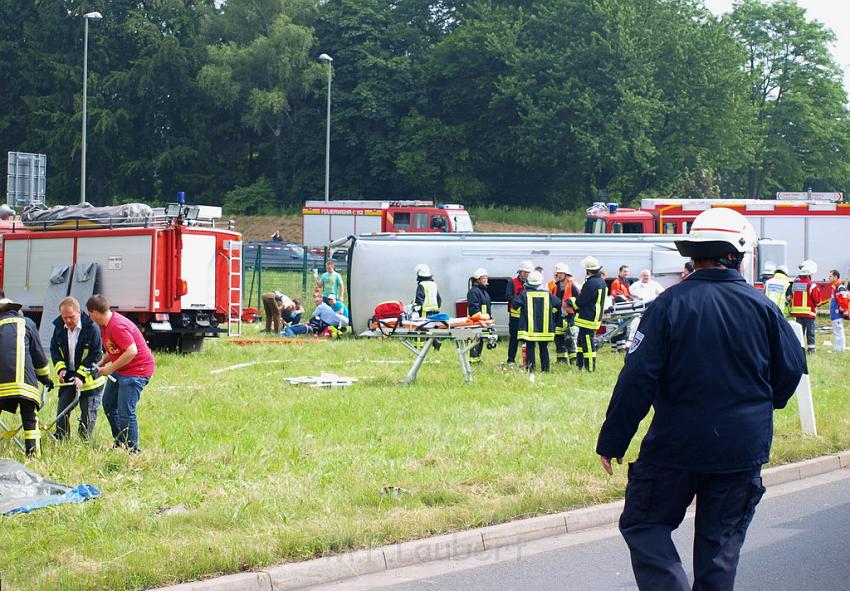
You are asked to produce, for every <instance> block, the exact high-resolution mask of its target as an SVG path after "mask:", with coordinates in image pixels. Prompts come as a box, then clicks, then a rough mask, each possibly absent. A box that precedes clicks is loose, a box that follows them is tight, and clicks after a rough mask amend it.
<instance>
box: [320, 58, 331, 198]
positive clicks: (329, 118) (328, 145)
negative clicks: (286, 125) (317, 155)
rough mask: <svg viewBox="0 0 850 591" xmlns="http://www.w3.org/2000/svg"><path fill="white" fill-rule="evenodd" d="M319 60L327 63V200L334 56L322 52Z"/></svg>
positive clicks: (327, 192)
mask: <svg viewBox="0 0 850 591" xmlns="http://www.w3.org/2000/svg"><path fill="white" fill-rule="evenodd" d="M319 60H321V61H323V62H327V63H328V114H327V124H326V125H325V201H329V200H330V182H331V73H332V71H333V68H332V65H331V63H332V62H333V61H334V58H332V57H331V56H329V55H328V54H326V53H323V54H322V55H320V56H319Z"/></svg>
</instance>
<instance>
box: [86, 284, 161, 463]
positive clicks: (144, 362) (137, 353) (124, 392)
mask: <svg viewBox="0 0 850 591" xmlns="http://www.w3.org/2000/svg"><path fill="white" fill-rule="evenodd" d="M86 308H87V309H88V312H89V316H91V319H92V320H94V321H95V322H96V323H97V324H98V325H99V326H100V330H101V334H102V335H103V349H104V355H103V358H101V360H100V362H98V366H99V367H100V371H99V373H100V375H103V376H112V377H113V378H114V381H113V380H109V381H107V383H106V390H105V391H104V393H103V410H104V412H105V413H106V418H107V419H108V420H109V426H110V427H112V436H113V437H114V438H115V447H126V448H128V449H129V450H130V453H132V454H136V453H139V423H138V420H137V419H136V405H137V404H138V402H139V398H141V396H142V390H143V389H144V387H145V386H146V385H147V384H148V382H149V381H150V379H151V376H152V375H153V373H154V371H155V370H156V364H155V363H154V359H153V355H151V351H150V349H149V348H148V345H147V343H146V342H145V337H144V336H143V335H142V333H141V331H140V330H139V328H138V327H137V326H136V325H135V324H134V323H133V321H132V320H130V319H128V318H126V317H124V316H122V315H121V314H119V313H118V312H113V311H112V310H110V309H109V301H108V300H107V299H106V298H105V297H104V296H102V295H100V294H95V295H93V296H92V297H90V298H89V300H88V302H86Z"/></svg>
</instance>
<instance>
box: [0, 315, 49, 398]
mask: <svg viewBox="0 0 850 591" xmlns="http://www.w3.org/2000/svg"><path fill="white" fill-rule="evenodd" d="M48 375H50V370H49V368H48V366H47V356H46V355H45V354H44V349H43V348H42V346H41V340H40V339H39V337H38V328H36V326H35V323H34V322H33V321H32V320H30V319H29V318H21V317H20V316H18V315H17V313H16V312H5V313H3V314H0V399H8V398H16V399H25V400H32V401H33V402H35V403H36V406H37V407H41V394H40V393H39V388H38V377H39V376H41V377H44V376H48Z"/></svg>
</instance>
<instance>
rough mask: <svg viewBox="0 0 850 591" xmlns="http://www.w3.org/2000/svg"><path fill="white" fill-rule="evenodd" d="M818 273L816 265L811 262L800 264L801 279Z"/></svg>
mask: <svg viewBox="0 0 850 591" xmlns="http://www.w3.org/2000/svg"><path fill="white" fill-rule="evenodd" d="M817 272H818V264H817V263H816V262H814V261H812V260H807V261H803V262H802V263H800V273H799V275H800V276H801V277H811V276H812V275H814V274H815V273H817Z"/></svg>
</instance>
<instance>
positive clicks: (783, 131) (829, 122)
mask: <svg viewBox="0 0 850 591" xmlns="http://www.w3.org/2000/svg"><path fill="white" fill-rule="evenodd" d="M726 24H727V25H728V27H729V30H730V31H731V32H732V34H733V35H734V37H735V38H736V39H737V40H738V41H739V42H740V44H741V45H742V47H744V48H745V50H746V62H745V64H746V71H747V74H748V76H749V101H750V104H751V106H752V109H753V112H754V116H753V124H752V126H751V130H752V138H753V144H754V146H755V149H754V151H753V153H752V157H751V158H749V159H748V161H747V163H746V169H745V171H744V174H745V185H746V193H747V194H748V195H749V196H750V197H753V198H755V197H760V196H762V195H765V194H768V193H771V192H773V191H775V190H779V189H803V188H805V187H806V186H807V185H809V184H816V185H821V186H818V187H815V188H820V189H825V190H834V188H835V184H834V183H846V181H847V178H848V177H847V171H848V169H847V163H848V159H849V157H850V142H848V117H847V108H846V104H847V95H846V92H845V90H844V88H843V87H842V82H841V73H840V70H839V68H838V66H837V65H836V64H835V62H834V60H833V58H832V56H831V55H830V53H829V47H828V46H829V44H830V43H831V42H833V41H834V40H835V36H834V34H833V33H832V32H831V31H830V30H829V29H827V28H826V27H824V26H823V25H822V24H821V23H819V22H817V21H809V20H807V18H806V11H805V10H804V9H803V8H801V7H800V6H798V5H797V4H796V3H795V2H793V1H790V0H778V1H777V2H774V3H773V4H769V5H768V4H765V3H763V2H761V1H758V0H744V1H743V2H741V3H740V4H737V5H736V6H735V9H734V10H733V11H732V13H731V14H729V15H728V17H727V18H726ZM815 181H818V182H815ZM825 185H829V186H825ZM845 186H846V185H845Z"/></svg>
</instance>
